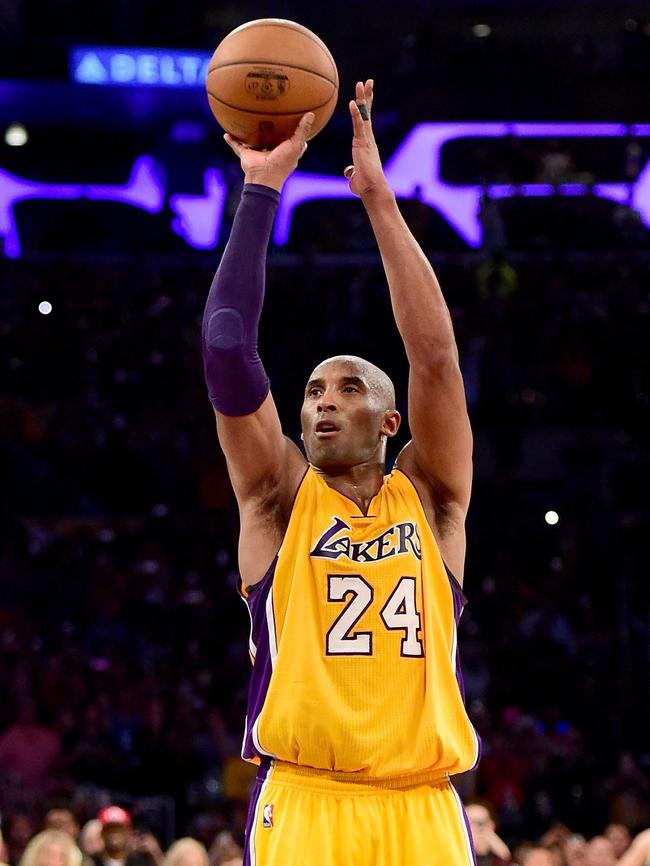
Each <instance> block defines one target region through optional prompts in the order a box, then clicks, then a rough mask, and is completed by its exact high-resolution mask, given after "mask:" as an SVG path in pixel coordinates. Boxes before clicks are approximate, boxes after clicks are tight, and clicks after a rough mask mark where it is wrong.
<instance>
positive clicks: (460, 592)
mask: <svg viewBox="0 0 650 866" xmlns="http://www.w3.org/2000/svg"><path fill="white" fill-rule="evenodd" d="M393 472H400V473H401V474H402V475H403V476H404V478H406V480H407V481H408V483H409V484H410V485H411V487H412V488H413V492H414V493H415V495H416V496H417V498H418V502H419V503H420V508H421V509H422V513H423V514H424V516H425V519H426V511H425V510H424V504H423V502H422V497H421V496H420V493H419V491H418V489H417V487H416V486H415V484H414V483H413V479H412V478H411V476H410V475H409V474H408V472H405V471H404V470H403V469H400V467H399V466H393ZM427 526H429V521H428V520H427ZM429 529H430V530H431V533H432V534H433V529H431V527H430V526H429ZM434 541H435V542H436V547H437V548H438V553H439V554H440V559H441V561H442V564H443V565H444V567H445V571H446V572H447V577H448V578H449V582H450V583H451V585H452V587H453V588H454V591H455V592H457V593H458V595H459V596H460V597H461V599H462V601H463V605H466V604H467V596H466V595H465V591H464V589H463V587H462V586H461V583H460V581H459V580H458V578H457V577H455V575H454V573H453V572H452V570H451V569H450V568H449V566H448V565H447V563H446V562H445V560H444V559H443V558H442V553H441V552H440V546H439V544H438V541H437V540H436V538H435V536H434Z"/></svg>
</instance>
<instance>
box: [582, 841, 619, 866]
mask: <svg viewBox="0 0 650 866" xmlns="http://www.w3.org/2000/svg"><path fill="white" fill-rule="evenodd" d="M587 866H616V853H615V851H614V846H613V845H612V843H611V842H610V841H609V839H607V837H606V836H594V838H593V839H592V840H591V841H590V842H589V845H588V846H587Z"/></svg>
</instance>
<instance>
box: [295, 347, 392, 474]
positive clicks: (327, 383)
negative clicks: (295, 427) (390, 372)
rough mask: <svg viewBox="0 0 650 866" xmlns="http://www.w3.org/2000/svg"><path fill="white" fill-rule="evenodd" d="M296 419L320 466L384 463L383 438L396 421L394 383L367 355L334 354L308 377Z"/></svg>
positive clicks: (333, 468) (308, 450)
mask: <svg viewBox="0 0 650 866" xmlns="http://www.w3.org/2000/svg"><path fill="white" fill-rule="evenodd" d="M300 420H301V424H302V439H303V442H304V443H305V451H306V453H307V458H308V460H309V462H310V463H312V464H313V465H314V466H317V467H318V468H319V469H323V470H325V471H328V472H344V471H345V470H346V469H349V468H350V467H352V466H357V465H359V464H361V463H383V462H384V461H385V456H386V440H387V439H388V438H389V437H391V436H394V435H395V434H396V433H397V430H398V428H399V424H400V415H399V412H398V411H397V410H396V409H395V388H394V386H393V383H392V382H391V380H390V379H389V377H388V376H387V375H386V373H384V371H383V370H380V369H379V367H376V366H375V365H374V364H371V363H370V361H365V360H364V359H363V358H357V357H356V356H355V355H336V356H335V357H334V358H328V359H327V360H326V361H322V362H321V363H320V364H319V365H318V366H317V367H316V369H315V370H314V371H313V373H312V374H311V376H310V377H309V381H308V382H307V386H306V387H305V397H304V401H303V404H302V411H301V413H300Z"/></svg>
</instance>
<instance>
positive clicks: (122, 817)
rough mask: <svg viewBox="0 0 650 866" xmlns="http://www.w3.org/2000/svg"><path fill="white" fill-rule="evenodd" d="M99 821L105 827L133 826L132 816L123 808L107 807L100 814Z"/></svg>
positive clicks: (98, 815)
mask: <svg viewBox="0 0 650 866" xmlns="http://www.w3.org/2000/svg"><path fill="white" fill-rule="evenodd" d="M97 820H98V821H99V823H100V824H101V825H102V827H105V826H106V825H107V824H123V825H126V826H128V827H130V826H131V816H130V815H129V813H128V812H127V811H126V809H123V808H122V807H121V806H105V807H104V808H103V809H102V810H101V811H100V812H99V813H98V814H97Z"/></svg>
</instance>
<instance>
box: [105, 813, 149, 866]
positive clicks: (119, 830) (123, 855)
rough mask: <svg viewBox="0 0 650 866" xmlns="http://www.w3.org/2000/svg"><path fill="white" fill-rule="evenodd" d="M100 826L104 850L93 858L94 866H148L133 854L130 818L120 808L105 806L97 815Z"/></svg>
mask: <svg viewBox="0 0 650 866" xmlns="http://www.w3.org/2000/svg"><path fill="white" fill-rule="evenodd" d="M97 820H98V821H99V822H100V824H101V825H102V841H103V843H104V848H103V850H102V851H100V852H99V853H97V854H95V855H94V856H93V858H92V859H93V861H94V862H95V864H96V866H149V864H148V863H147V861H146V860H144V858H143V857H141V856H140V855H138V854H136V853H134V845H135V834H134V832H133V822H132V821H131V816H130V815H129V813H128V812H127V811H126V809H122V807H121V806H106V807H105V808H104V809H102V810H101V811H100V812H99V814H98V815H97Z"/></svg>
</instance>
